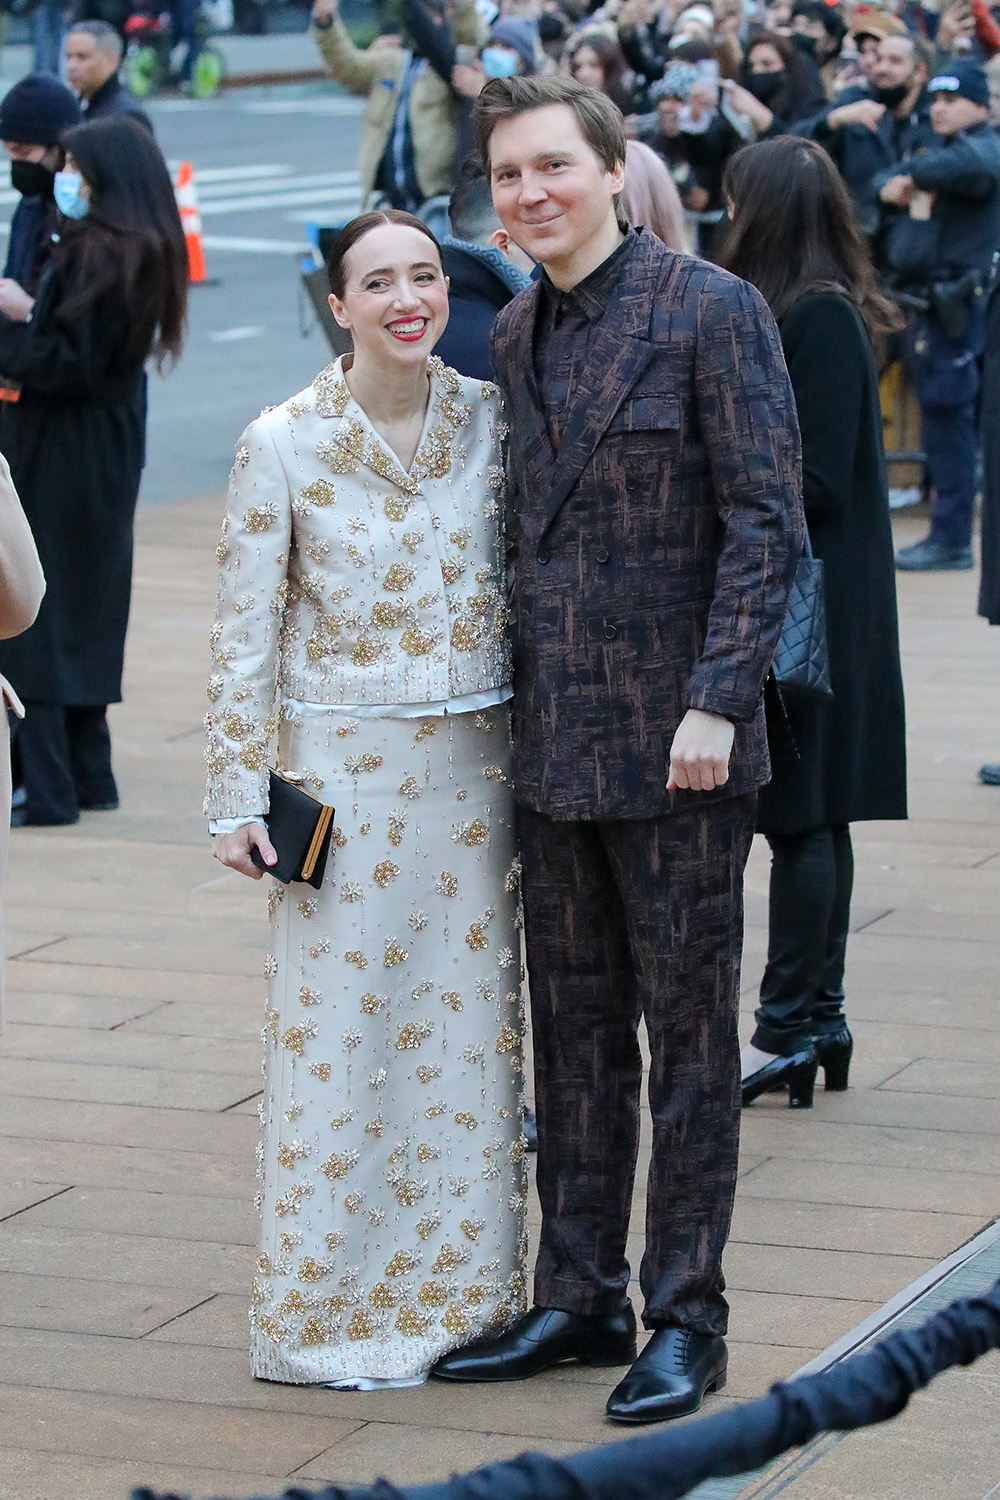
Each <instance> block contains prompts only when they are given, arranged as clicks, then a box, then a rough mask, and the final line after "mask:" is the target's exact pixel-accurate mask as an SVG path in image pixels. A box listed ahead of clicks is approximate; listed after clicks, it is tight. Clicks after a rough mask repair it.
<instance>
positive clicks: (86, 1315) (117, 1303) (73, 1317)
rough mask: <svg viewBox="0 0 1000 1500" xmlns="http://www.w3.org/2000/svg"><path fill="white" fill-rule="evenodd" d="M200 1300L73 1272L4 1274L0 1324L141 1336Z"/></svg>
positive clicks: (155, 1288) (182, 1293) (185, 1293)
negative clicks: (88, 1278)
mask: <svg viewBox="0 0 1000 1500" xmlns="http://www.w3.org/2000/svg"><path fill="white" fill-rule="evenodd" d="M195 1300H199V1299H196V1298H195V1297H193V1296H192V1295H191V1294H189V1293H187V1292H177V1291H166V1290H164V1288H163V1287H160V1286H135V1285H130V1286H123V1285H122V1284H121V1282H120V1281H110V1280H104V1281H94V1280H91V1281H83V1280H79V1279H75V1278H72V1277H67V1276H32V1275H21V1274H19V1273H18V1272H15V1271H11V1270H7V1271H5V1273H4V1275H3V1276H2V1277H0V1323H2V1324H3V1325H4V1326H5V1327H7V1328H52V1329H58V1330H59V1331H60V1332H67V1333H109V1334H114V1335H116V1336H117V1337H120V1338H130V1339H132V1338H141V1337H142V1335H143V1334H145V1333H149V1332H150V1331H151V1330H152V1329H154V1328H158V1327H159V1326H160V1324H161V1323H165V1322H166V1321H167V1320H168V1319H169V1318H175V1317H177V1316H178V1315H179V1314H180V1313H182V1312H186V1311H187V1310H188V1308H189V1307H190V1306H192V1304H193V1302H194V1301H195Z"/></svg>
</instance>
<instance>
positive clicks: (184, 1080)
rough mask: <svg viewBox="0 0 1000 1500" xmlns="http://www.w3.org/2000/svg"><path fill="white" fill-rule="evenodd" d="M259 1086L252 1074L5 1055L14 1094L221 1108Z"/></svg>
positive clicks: (1, 1082) (7, 1082)
mask: <svg viewBox="0 0 1000 1500" xmlns="http://www.w3.org/2000/svg"><path fill="white" fill-rule="evenodd" d="M258 1078H259V1075H258ZM253 1087H254V1082H253V1080H252V1078H251V1077H250V1076H249V1075H248V1076H247V1077H246V1078H244V1077H242V1076H241V1075H239V1074H235V1075H234V1074H232V1073H186V1072H173V1073H171V1072H168V1071H167V1070H166V1069H163V1070H156V1071H154V1070H153V1069H150V1068H128V1067H118V1066H117V1065H115V1066H107V1065H104V1066H102V1065H99V1064H95V1063H83V1064H77V1063H60V1062H32V1061H30V1060H22V1059H18V1058H10V1057H3V1056H0V1090H2V1091H3V1092H4V1093H6V1094H8V1095H17V1094H32V1095H34V1096H35V1097H36V1098H41V1099H80V1100H89V1101H91V1102H94V1103H102V1104H103V1103H108V1104H150V1105H153V1106H155V1107H158V1108H165V1109H171V1108H172V1109H210V1110H217V1109H226V1108H227V1107H228V1106H229V1105H231V1104H236V1103H238V1102H239V1100H241V1099H243V1098H245V1097H246V1095H247V1094H248V1093H249V1092H250V1091H251V1089H252V1088H253Z"/></svg>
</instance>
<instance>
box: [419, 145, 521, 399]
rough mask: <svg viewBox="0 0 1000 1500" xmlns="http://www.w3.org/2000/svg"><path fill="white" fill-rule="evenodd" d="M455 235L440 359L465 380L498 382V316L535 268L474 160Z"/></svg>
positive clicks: (462, 176) (455, 197) (449, 252)
mask: <svg viewBox="0 0 1000 1500" xmlns="http://www.w3.org/2000/svg"><path fill="white" fill-rule="evenodd" d="M448 221H449V223H450V225H451V233H450V234H448V235H446V236H445V238H444V241H443V242H442V245H441V263H442V265H443V266H444V271H445V275H446V276H447V277H448V281H449V285H448V304H449V308H450V311H449V314H448V326H447V328H446V329H445V331H444V333H443V334H442V335H441V337H440V339H438V342H437V347H436V349H435V351H434V352H435V354H439V355H440V356H441V358H442V359H443V360H444V362H445V364H446V365H451V367H452V369H455V370H457V371H458V373H459V374H460V375H471V376H472V377H473V378H474V379H476V380H492V379H493V363H492V360H491V358H490V342H491V339H492V336H493V324H494V323H495V322H496V319H497V313H498V312H499V311H500V309H501V308H502V307H506V306H507V303H508V302H509V301H510V299H511V297H515V296H516V295H517V293H518V292H522V291H523V290H524V288H525V287H526V286H527V285H528V284H529V282H530V280H531V278H530V276H529V274H528V272H529V269H530V267H531V266H532V264H533V262H532V261H531V259H530V257H529V256H527V255H525V253H524V251H523V250H519V249H518V248H517V246H516V245H515V244H514V242H513V241H512V240H511V238H510V236H509V235H508V233H507V231H506V229H504V227H503V225H502V224H501V223H500V220H499V219H498V218H497V214H496V209H495V208H494V207H493V199H492V197H491V195H490V187H489V183H488V182H487V181H486V178H485V176H484V175H483V169H482V167H481V166H480V165H479V161H478V159H477V158H475V157H471V158H470V159H469V160H468V161H466V162H463V164H462V167H461V170H460V171H459V175H458V181H457V182H456V184H455V187H454V191H453V192H452V195H451V200H450V202H449V204H448Z"/></svg>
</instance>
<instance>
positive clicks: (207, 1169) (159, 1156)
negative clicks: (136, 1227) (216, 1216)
mask: <svg viewBox="0 0 1000 1500" xmlns="http://www.w3.org/2000/svg"><path fill="white" fill-rule="evenodd" d="M251 1150H252V1148H251ZM0 1157H2V1159H3V1161H4V1164H5V1165H6V1164H8V1163H10V1166H11V1168H12V1169H13V1170H14V1171H15V1172H17V1173H18V1175H19V1176H23V1177H25V1178H29V1179H34V1180H37V1181H39V1182H44V1181H45V1180H46V1173H51V1177H50V1178H49V1180H50V1181H52V1182H55V1183H58V1182H61V1181H62V1180H64V1179H65V1178H66V1177H72V1179H73V1181H74V1182H75V1183H77V1184H87V1185H89V1186H93V1187H117V1188H128V1187H137V1188H140V1189H142V1190H143V1191H144V1192H163V1193H169V1192H182V1193H222V1194H225V1195H226V1196H228V1197H244V1198H245V1197H246V1195H247V1192H248V1189H249V1188H251V1187H252V1181H251V1176H252V1174H251V1173H250V1172H249V1171H248V1170H247V1165H246V1162H245V1160H243V1159H241V1160H240V1161H238V1162H236V1161H233V1160H231V1159H229V1158H228V1157H227V1156H225V1155H222V1154H221V1153H220V1154H215V1153H209V1152H197V1151H152V1150H144V1149H143V1148H142V1147H139V1146H104V1145H92V1144H89V1143H82V1142H79V1141H58V1140H57V1141H39V1140H36V1139H35V1138H33V1137H31V1136H20V1137H16V1138H13V1139H5V1138H4V1137H3V1136H0Z"/></svg>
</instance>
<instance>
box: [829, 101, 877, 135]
mask: <svg viewBox="0 0 1000 1500" xmlns="http://www.w3.org/2000/svg"><path fill="white" fill-rule="evenodd" d="M884 114H885V105H884V104H879V103H878V101H877V100H876V99H856V100H855V101H854V103H853V104H839V105H838V106H837V108H836V109H831V111H830V113H829V114H828V115H827V117H826V123H827V124H828V125H829V127H830V129H831V130H839V129H840V127H841V126H842V125H866V126H867V127H868V129H869V130H870V131H872V132H873V133H874V132H875V131H877V130H878V127H879V121H880V120H881V118H882V116H883V115H884Z"/></svg>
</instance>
